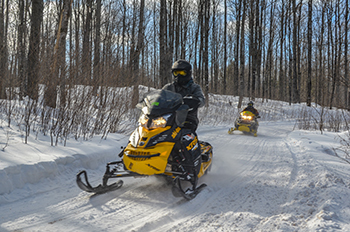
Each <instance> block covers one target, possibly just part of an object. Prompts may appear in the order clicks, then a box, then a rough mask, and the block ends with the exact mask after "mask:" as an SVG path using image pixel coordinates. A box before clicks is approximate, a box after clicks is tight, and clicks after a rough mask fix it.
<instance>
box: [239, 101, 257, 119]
mask: <svg viewBox="0 0 350 232" xmlns="http://www.w3.org/2000/svg"><path fill="white" fill-rule="evenodd" d="M243 111H250V112H252V113H253V114H254V115H255V116H256V117H257V118H259V117H260V116H259V112H258V110H257V109H255V108H254V102H253V101H250V102H248V106H247V107H246V108H244V110H243Z"/></svg>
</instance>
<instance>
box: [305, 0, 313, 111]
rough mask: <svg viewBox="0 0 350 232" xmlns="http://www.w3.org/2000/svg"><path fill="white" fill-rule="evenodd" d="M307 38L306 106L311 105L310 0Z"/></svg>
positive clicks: (310, 3) (310, 1)
mask: <svg viewBox="0 0 350 232" xmlns="http://www.w3.org/2000/svg"><path fill="white" fill-rule="evenodd" d="M307 40H308V57H307V61H308V67H307V99H306V104H307V106H311V71H312V66H311V60H312V47H311V46H312V0H309V14H308V30H307Z"/></svg>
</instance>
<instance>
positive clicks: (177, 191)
mask: <svg viewBox="0 0 350 232" xmlns="http://www.w3.org/2000/svg"><path fill="white" fill-rule="evenodd" d="M180 181H181V180H180V178H178V177H177V178H175V180H174V183H173V187H172V189H171V191H172V193H173V195H174V197H183V198H185V199H186V200H192V199H193V198H195V197H196V196H197V195H198V193H200V192H201V191H202V190H203V189H204V188H205V187H206V186H207V185H206V184H201V185H200V186H198V187H195V186H192V189H191V188H188V189H186V191H185V190H183V188H182V186H181V182H180Z"/></svg>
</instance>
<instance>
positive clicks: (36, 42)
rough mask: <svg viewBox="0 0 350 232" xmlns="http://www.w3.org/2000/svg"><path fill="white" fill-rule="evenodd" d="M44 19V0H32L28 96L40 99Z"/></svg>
mask: <svg viewBox="0 0 350 232" xmlns="http://www.w3.org/2000/svg"><path fill="white" fill-rule="evenodd" d="M42 20H43V0H32V14H31V27H30V28H31V29H30V38H29V52H28V83H27V84H28V96H29V97H30V98H31V99H33V100H38V92H39V85H38V84H39V70H40V64H39V54H40V27H41V22H42Z"/></svg>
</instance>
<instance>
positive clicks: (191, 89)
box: [163, 80, 205, 127]
mask: <svg viewBox="0 0 350 232" xmlns="http://www.w3.org/2000/svg"><path fill="white" fill-rule="evenodd" d="M163 89H165V90H169V91H173V92H176V93H179V94H181V95H182V97H184V96H186V95H193V96H194V97H196V98H198V100H199V107H202V106H204V105H205V98H204V95H203V92H202V89H201V87H200V86H199V85H198V84H196V83H194V82H193V80H190V81H189V83H188V84H187V85H186V86H181V85H178V84H177V83H175V82H174V83H169V84H166V85H165V86H164V87H163ZM197 115H198V109H193V110H191V111H189V112H188V115H187V120H188V121H190V122H192V123H195V127H197V125H198V123H199V120H198V116H197Z"/></svg>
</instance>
